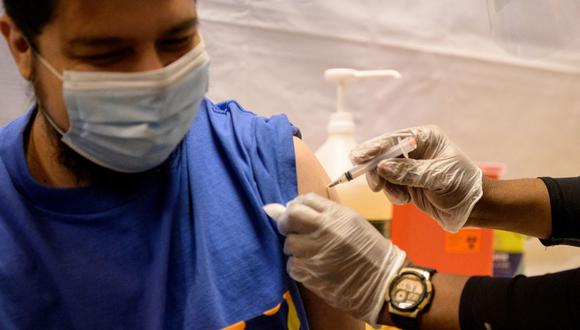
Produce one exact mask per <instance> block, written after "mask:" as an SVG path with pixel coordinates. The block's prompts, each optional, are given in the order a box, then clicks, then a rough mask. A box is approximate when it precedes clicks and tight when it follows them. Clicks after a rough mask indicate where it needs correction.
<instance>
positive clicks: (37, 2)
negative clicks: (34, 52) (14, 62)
mask: <svg viewBox="0 0 580 330" xmlns="http://www.w3.org/2000/svg"><path fill="white" fill-rule="evenodd" d="M3 2H4V9H5V10H6V14H7V15H8V16H10V18H12V19H13V20H14V22H15V23H16V25H17V26H18V28H19V29H20V30H21V31H22V33H23V34H24V36H25V37H26V39H28V42H30V43H32V45H31V46H32V47H35V46H36V37H37V36H38V35H39V34H40V33H41V32H42V29H43V28H44V27H45V26H46V24H48V23H50V21H51V20H52V19H53V18H54V16H55V12H56V6H57V0H3Z"/></svg>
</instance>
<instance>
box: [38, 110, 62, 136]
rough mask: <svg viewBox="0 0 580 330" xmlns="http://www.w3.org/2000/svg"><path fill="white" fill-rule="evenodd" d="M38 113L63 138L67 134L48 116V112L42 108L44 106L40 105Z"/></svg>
mask: <svg viewBox="0 0 580 330" xmlns="http://www.w3.org/2000/svg"><path fill="white" fill-rule="evenodd" d="M38 111H39V112H40V113H41V114H42V115H43V116H44V118H45V119H46V121H47V122H48V123H49V124H50V126H52V128H54V130H55V131H56V132H57V133H58V134H59V135H60V136H61V138H62V137H63V136H64V135H65V134H66V133H64V131H63V130H62V129H60V128H59V127H58V125H57V124H56V123H55V122H54V120H52V117H51V116H50V115H49V114H48V112H47V111H46V110H44V108H43V107H42V105H41V104H40V103H39V104H38Z"/></svg>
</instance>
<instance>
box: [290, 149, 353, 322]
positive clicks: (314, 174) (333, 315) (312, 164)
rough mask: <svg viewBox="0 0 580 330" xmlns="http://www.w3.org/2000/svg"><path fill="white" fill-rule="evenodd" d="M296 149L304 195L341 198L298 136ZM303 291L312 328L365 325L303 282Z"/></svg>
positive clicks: (301, 191) (298, 174) (299, 191)
mask: <svg viewBox="0 0 580 330" xmlns="http://www.w3.org/2000/svg"><path fill="white" fill-rule="evenodd" d="M294 152H295V154H296V174H297V177H298V193H299V194H301V195H302V194H305V193H309V192H314V193H317V194H319V195H321V196H324V197H327V198H330V199H332V200H338V196H337V195H336V193H335V192H334V190H328V189H327V186H328V183H329V182H330V179H329V178H328V175H326V172H325V171H324V169H323V168H322V166H321V165H320V163H319V162H318V159H316V157H315V156H314V154H313V153H312V151H311V150H310V148H308V146H306V145H305V144H304V142H302V141H301V140H300V139H298V138H294ZM300 293H301V295H302V300H303V302H304V307H305V308H306V312H307V313H308V321H309V323H310V328H312V329H314V330H319V329H345V330H349V329H364V324H363V322H361V321H358V320H356V319H354V318H352V317H351V316H350V315H348V314H346V313H344V312H341V311H338V310H337V309H334V308H332V307H330V306H329V305H327V304H326V303H324V302H323V301H322V299H320V298H318V297H317V296H316V295H314V294H313V293H312V292H310V291H308V290H307V289H306V288H304V287H302V286H300Z"/></svg>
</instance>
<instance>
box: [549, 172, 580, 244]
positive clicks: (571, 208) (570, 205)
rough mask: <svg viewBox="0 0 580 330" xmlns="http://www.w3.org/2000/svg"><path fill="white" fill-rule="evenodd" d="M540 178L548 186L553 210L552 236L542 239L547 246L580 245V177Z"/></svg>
mask: <svg viewBox="0 0 580 330" xmlns="http://www.w3.org/2000/svg"><path fill="white" fill-rule="evenodd" d="M540 179H542V181H544V183H545V184H546V187H547V188H548V194H549V195H550V208H551V211H552V238H550V239H547V240H540V241H541V242H542V244H544V245H545V246H550V245H558V244H567V245H573V246H580V177H578V178H563V179H552V178H540Z"/></svg>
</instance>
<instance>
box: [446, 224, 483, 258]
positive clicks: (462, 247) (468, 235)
mask: <svg viewBox="0 0 580 330" xmlns="http://www.w3.org/2000/svg"><path fill="white" fill-rule="evenodd" d="M480 248H481V230H479V229H462V230H460V231H459V232H458V233H456V234H451V233H445V252H448V253H476V252H479V250H480Z"/></svg>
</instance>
